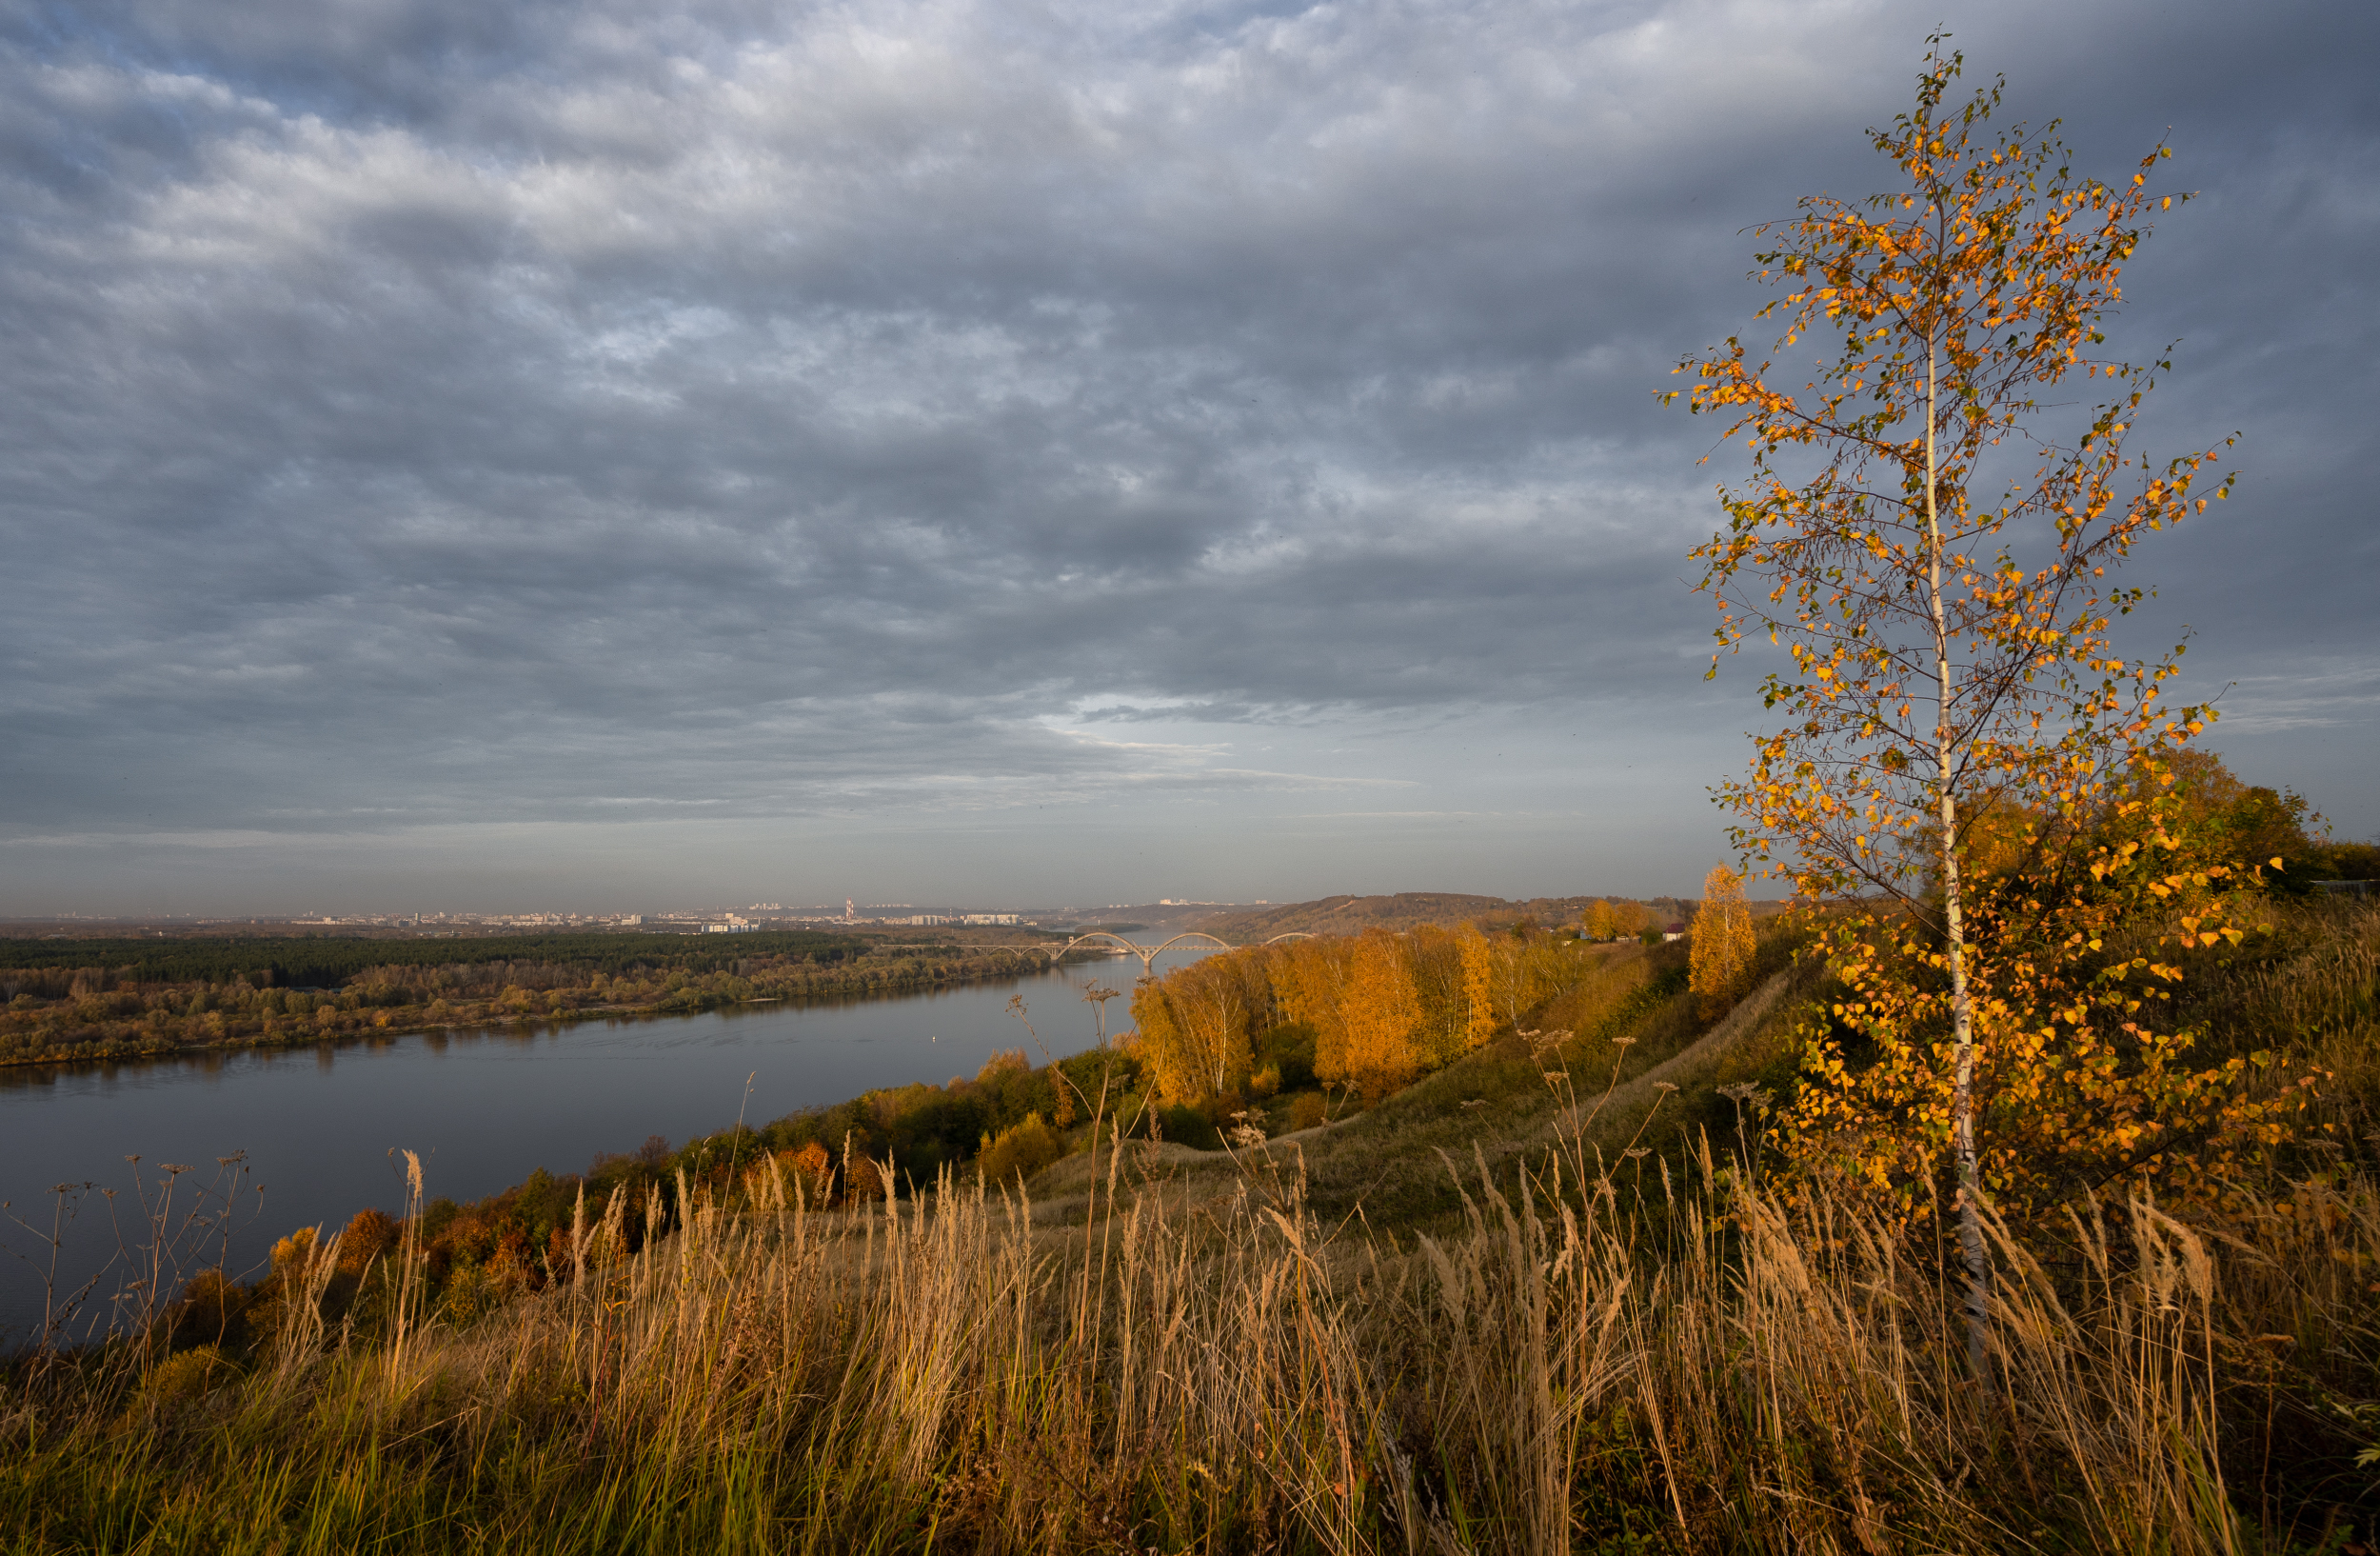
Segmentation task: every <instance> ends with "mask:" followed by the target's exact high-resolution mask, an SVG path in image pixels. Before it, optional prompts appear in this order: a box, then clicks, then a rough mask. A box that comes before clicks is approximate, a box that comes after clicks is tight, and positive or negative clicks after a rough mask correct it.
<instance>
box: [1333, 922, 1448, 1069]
mask: <svg viewBox="0 0 2380 1556" xmlns="http://www.w3.org/2000/svg"><path fill="white" fill-rule="evenodd" d="M1340 1006H1341V1011H1340V1018H1339V1024H1338V1027H1337V1036H1338V1038H1339V1041H1338V1042H1336V1043H1317V1044H1316V1046H1315V1055H1314V1072H1315V1073H1316V1074H1317V1075H1319V1076H1321V1077H1322V1078H1323V1079H1324V1080H1331V1081H1337V1080H1343V1081H1345V1082H1347V1083H1348V1084H1349V1085H1351V1086H1353V1087H1355V1088H1356V1089H1357V1090H1359V1091H1360V1092H1362V1093H1363V1094H1364V1095H1365V1096H1366V1097H1368V1098H1370V1099H1372V1100H1373V1101H1375V1102H1377V1101H1378V1100H1379V1099H1380V1098H1382V1097H1385V1096H1388V1095H1389V1094H1390V1093H1392V1092H1394V1091H1397V1090H1398V1089H1400V1088H1402V1087H1406V1086H1410V1085H1411V1084H1412V1083H1413V1082H1414V1081H1415V1079H1417V1078H1418V1076H1419V1075H1420V1073H1421V1070H1422V1067H1423V1058H1424V1056H1423V1053H1422V1048H1421V1045H1420V1043H1419V1042H1418V1037H1419V1035H1420V1034H1419V1028H1420V1027H1421V991H1420V988H1419V987H1418V985H1417V984H1416V982H1415V981H1414V972H1413V964H1412V960H1411V958H1410V956H1409V955H1408V953H1407V950H1406V948H1405V946H1404V943H1403V942H1402V940H1401V939H1400V938H1399V937H1398V936H1396V935H1393V934H1391V933H1389V932H1388V931H1387V930H1385V929H1366V930H1365V931H1364V932H1363V933H1362V934H1360V935H1359V936H1357V937H1356V944H1355V954H1354V956H1353V957H1352V959H1351V960H1350V963H1349V966H1348V970H1347V985H1346V989H1345V992H1344V993H1343V994H1342V995H1341V996H1340ZM1325 1035H1326V1036H1327V1035H1330V1034H1325Z"/></svg>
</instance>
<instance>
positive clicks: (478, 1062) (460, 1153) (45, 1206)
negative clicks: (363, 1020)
mask: <svg viewBox="0 0 2380 1556" xmlns="http://www.w3.org/2000/svg"><path fill="white" fill-rule="evenodd" d="M1192 960H1196V953H1187V954H1181V955H1175V954H1171V953H1169V954H1168V956H1167V957H1165V958H1164V959H1163V961H1164V962H1165V964H1166V965H1168V966H1179V965H1180V963H1182V962H1187V961H1192ZM1139 966H1140V964H1139V963H1138V962H1137V961H1135V960H1132V959H1128V958H1127V959H1120V960H1117V961H1109V962H1098V963H1089V964H1078V965H1075V966H1071V967H1064V968H1057V969H1055V970H1053V971H1050V972H1046V973H1042V974H1039V975H1037V976H1031V977H1024V978H1018V979H1012V980H1003V981H1001V982H998V983H989V984H976V985H970V986H968V987H962V988H956V989H948V990H944V991H941V992H937V993H928V994H914V995H908V996H904V997H894V998H889V999H882V1000H872V1001H864V1002H853V1003H846V1004H834V1005H810V1006H786V1005H746V1006H739V1007H734V1008H731V1009H727V1010H719V1011H712V1012H708V1013H706V1014H703V1015H696V1016H661V1017H638V1018H624V1019H616V1020H605V1021H585V1022H577V1023H573V1024H569V1025H563V1026H546V1027H508V1028H498V1029H493V1030H473V1031H449V1032H446V1033H442V1034H431V1035H418V1036H411V1037H399V1038H390V1039H380V1040H367V1041H358V1042H352V1043H346V1044H337V1045H332V1044H326V1045H323V1046H321V1047H307V1048H280V1049H272V1050H250V1051H242V1052H231V1053H209V1054H204V1055H195V1056H191V1057H187V1058H174V1059H164V1060H155V1061H149V1062H146V1063H138V1064H118V1065H70V1066H69V1065H53V1066H18V1067H0V1200H4V1201H7V1202H8V1204H9V1208H8V1210H7V1212H6V1214H7V1215H8V1216H10V1217H21V1218H23V1220H25V1221H27V1222H30V1223H32V1224H34V1226H35V1227H38V1228H39V1235H36V1234H35V1233H32V1232H29V1231H28V1230H27V1229H26V1228H25V1227H23V1226H20V1225H18V1224H17V1223H16V1222H14V1221H0V1249H5V1251H6V1252H7V1253H9V1254H12V1255H15V1256H16V1257H9V1258H6V1259H5V1260H0V1264H5V1268H0V1350H5V1349H7V1348H9V1347H11V1346H13V1345H16V1344H19V1343H21V1342H22V1341H23V1340H24V1339H25V1338H26V1337H27V1336H28V1335H30V1333H31V1332H32V1331H33V1330H34V1329H36V1328H38V1327H40V1324H41V1321H42V1311H43V1306H42V1305H43V1288H44V1284H45V1283H44V1277H43V1273H42V1271H43V1269H45V1268H46V1267H47V1265H48V1262H49V1259H50V1249H49V1247H48V1244H47V1241H46V1239H47V1236H48V1233H49V1230H50V1227H51V1225H52V1215H53V1209H54V1207H55V1204H56V1199H57V1196H56V1192H55V1190H56V1186H59V1185H68V1186H79V1185H85V1184H89V1185H94V1186H96V1187H93V1188H91V1189H89V1190H87V1191H81V1192H79V1193H77V1194H74V1195H71V1196H70V1198H71V1200H72V1201H73V1202H74V1204H75V1205H76V1206H77V1209H76V1213H75V1214H74V1216H73V1219H72V1221H71V1223H70V1224H69V1226H68V1227H67V1228H66V1234H65V1238H64V1245H65V1247H64V1253H63V1255H62V1256H61V1259H60V1265H59V1267H60V1270H61V1271H62V1280H61V1285H62V1286H63V1287H71V1286H73V1285H76V1284H79V1283H80V1282H81V1281H82V1280H83V1279H86V1278H88V1277H89V1275H90V1274H91V1273H92V1272H93V1271H94V1270H97V1269H99V1268H100V1267H102V1266H103V1265H105V1264H106V1262H107V1260H108V1258H109V1256H110V1255H113V1254H115V1253H116V1251H117V1249H118V1247H119V1242H120V1241H123V1242H127V1243H129V1242H132V1241H137V1240H138V1239H137V1237H136V1236H135V1235H134V1234H136V1233H137V1230H138V1227H139V1221H140V1216H139V1210H138V1207H137V1204H136V1202H135V1196H134V1193H133V1191H134V1189H135V1188H136V1187H139V1188H142V1189H145V1190H147V1192H148V1193H149V1197H150V1198H151V1200H152V1201H153V1200H154V1199H155V1197H156V1193H157V1186H158V1184H159V1181H160V1173H161V1169H162V1167H164V1165H165V1164H168V1163H173V1164H181V1165H187V1166H188V1167H191V1168H192V1170H191V1171H189V1172H188V1173H186V1174H184V1175H183V1176H182V1177H181V1179H180V1180H179V1182H178V1184H177V1185H176V1187H175V1192H176V1195H177V1209H180V1208H186V1207H188V1206H190V1205H191V1203H192V1202H193V1198H194V1193H193V1186H195V1185H200V1184H204V1183H208V1182H211V1181H214V1180H217V1179H218V1178H220V1179H221V1181H222V1182H224V1183H225V1184H227V1185H228V1184H231V1183H233V1182H235V1181H236V1182H237V1183H238V1184H239V1187H238V1190H237V1192H238V1197H239V1200H240V1204H239V1207H238V1210H237V1213H236V1215H235V1216H234V1217H233V1219H232V1227H233V1230H232V1244H231V1259H230V1266H231V1267H232V1268H233V1269H234V1270H235V1271H236V1270H245V1269H248V1268H249V1267H252V1266H254V1265H256V1264H257V1263H258V1262H259V1261H262V1260H263V1259H264V1258H265V1257H266V1254H267V1252H268V1248H269V1247H270V1245H271V1243H272V1241H273V1240H274V1239H275V1238H278V1237H280V1236H282V1235H284V1234H286V1233H288V1232H289V1231H290V1230H292V1229H294V1228H296V1227H306V1226H315V1225H321V1226H323V1227H325V1228H326V1230H327V1229H331V1228H335V1227H339V1226H342V1225H344V1224H345V1223H346V1222H347V1219H348V1218H349V1217H351V1216H353V1215H354V1214H355V1212H356V1211H358V1210H361V1209H363V1208H364V1207H367V1206H378V1207H381V1208H383V1209H385V1210H389V1211H392V1212H393V1211H396V1210H398V1209H400V1208H401V1207H402V1206H403V1203H404V1183H403V1179H402V1161H401V1159H400V1158H398V1157H396V1156H395V1155H394V1154H393V1153H394V1152H396V1151H399V1150H410V1151H414V1152H417V1153H419V1155H420V1156H421V1159H422V1167H423V1170H424V1173H425V1175H426V1180H427V1189H428V1192H429V1193H430V1194H431V1195H432V1196H433V1197H434V1196H438V1195H445V1196H446V1197H448V1198H451V1199H456V1200H472V1199H478V1198H480V1197H482V1196H485V1195H487V1194H492V1193H494V1192H496V1191H497V1190H499V1189H502V1188H506V1187H510V1186H511V1185H513V1184H516V1183H519V1182H520V1181H521V1180H522V1179H524V1178H526V1177H527V1176H528V1175H529V1174H530V1172H532V1171H534V1170H535V1169H537V1168H539V1167H544V1168H545V1169H546V1170H547V1171H549V1172H553V1173H556V1174H560V1173H565V1172H584V1171H585V1170H586V1168H587V1167H588V1165H589V1164H590V1163H591V1162H592V1161H593V1160H594V1158H595V1157H596V1156H597V1155H598V1154H600V1153H603V1152H607V1151H633V1150H635V1149H636V1148H637V1147H639V1146H640V1145H642V1144H643V1143H644V1141H645V1138H646V1137H647V1136H650V1135H656V1134H658V1135H661V1136H663V1137H664V1138H665V1139H667V1140H668V1141H669V1142H670V1144H671V1145H673V1146H675V1145H678V1144H682V1143H683V1142H684V1141H685V1140H687V1139H690V1138H692V1137H694V1136H697V1135H704V1134H709V1133H712V1132H714V1131H717V1130H720V1129H724V1128H726V1127H730V1126H731V1125H733V1124H734V1123H735V1122H736V1119H737V1117H738V1115H739V1113H740V1114H741V1115H742V1116H743V1118H744V1120H745V1121H746V1122H747V1123H751V1124H764V1123H766V1122H768V1121H769V1120H771V1119H775V1118H781V1117H783V1115H785V1114H787V1113H790V1112H793V1111H796V1110H797V1109H800V1108H803V1107H816V1106H820V1105H823V1104H826V1103H834V1102H841V1101H843V1099H844V1098H846V1097H852V1096H856V1095H858V1094H859V1093H861V1092H863V1091H865V1090H868V1089H869V1088H871V1087H884V1086H901V1085H906V1084H908V1083H909V1082H912V1081H935V1082H941V1081H946V1080H948V1079H949V1078H950V1077H952V1076H954V1075H969V1076H971V1075H973V1074H974V1073H975V1072H976V1071H977V1070H978V1069H979V1068H981V1067H982V1065H983V1062H984V1061H985V1060H986V1059H988V1058H990V1057H991V1056H992V1054H993V1053H994V1052H995V1051H996V1050H998V1049H1002V1048H1016V1047H1022V1048H1024V1049H1025V1050H1026V1052H1027V1054H1028V1055H1029V1056H1030V1057H1031V1059H1032V1061H1033V1062H1034V1063H1035V1064H1037V1065H1038V1064H1040V1063H1041V1053H1040V1052H1038V1051H1036V1050H1035V1047H1034V1044H1033V1039H1032V1038H1031V1037H1030V1036H1029V1035H1028V1034H1027V1033H1026V1031H1025V1028H1024V1027H1022V1026H1021V1025H1019V1023H1018V1022H1017V1020H1016V1018H1015V1017H1014V1016H1012V1015H1010V1014H1009V1013H1008V1009H1007V1007H1008V1002H1009V1000H1010V999H1011V998H1012V997H1013V996H1017V995H1022V996H1023V997H1024V1002H1025V1005H1026V1007H1027V1008H1028V1010H1029V1012H1030V1016H1031V1019H1032V1021H1033V1024H1034V1026H1035V1027H1038V1028H1039V1029H1040V1032H1041V1043H1042V1044H1043V1045H1045V1046H1046V1047H1047V1049H1048V1052H1049V1053H1050V1054H1052V1055H1054V1056H1058V1057H1063V1056H1064V1055H1066V1054H1070V1053H1079V1052H1081V1050H1083V1049H1085V1048H1088V1047H1092V1046H1093V1044H1094V1043H1095V1042H1096V1040H1097V1032H1096V1028H1095V1027H1094V1026H1093V1018H1092V1012H1091V1007H1089V1006H1088V1005H1086V1004H1085V1003H1084V1002H1083V1001H1082V998H1081V995H1082V991H1083V989H1084V988H1085V987H1087V986H1088V985H1089V984H1091V983H1092V982H1093V981H1094V980H1096V981H1098V982H1100V983H1101V984H1104V985H1106V986H1107V987H1111V988H1121V989H1125V990H1129V989H1130V988H1131V987H1132V979H1133V975H1134V972H1135V970H1136V969H1137V968H1139ZM1128 1004H1129V1001H1128V1000H1124V999H1120V1000H1115V1001H1111V1002H1110V1003H1109V1005H1108V1007H1107V1009H1108V1020H1109V1026H1110V1027H1111V1029H1112V1028H1116V1027H1125V1026H1129V1025H1130V1017H1129V1016H1128V1015H1127V1014H1126V1008H1127V1006H1128ZM243 1151H244V1152H246V1153H247V1158H246V1162H245V1164H244V1165H245V1167H247V1169H248V1171H247V1174H246V1176H245V1178H238V1177H237V1168H233V1169H229V1170H228V1171H227V1170H224V1169H220V1168H219V1167H218V1166H217V1164H218V1160H219V1159H220V1158H223V1157H228V1156H231V1155H233V1154H234V1153H236V1152H243ZM133 1156H137V1157H139V1158H140V1161H139V1163H138V1164H137V1165H135V1164H133V1163H131V1162H129V1161H128V1160H127V1158H129V1157H133ZM260 1187H261V1188H262V1189H263V1191H264V1192H263V1193H262V1195H261V1196H260V1195H259V1194H258V1193H257V1192H256V1190H257V1189H258V1188H260ZM110 1188H111V1189H114V1190H116V1195H115V1198H114V1200H113V1201H112V1202H109V1200H107V1199H106V1198H105V1197H104V1196H103V1195H102V1194H101V1193H100V1192H99V1191H100V1190H101V1189H110ZM118 1227H121V1228H122V1231H123V1233H124V1234H125V1236H124V1237H123V1238H122V1239H120V1238H119V1234H118ZM113 1279H114V1275H113V1274H112V1273H111V1274H110V1276H109V1282H110V1284H112V1281H113ZM81 1328H82V1326H81V1325H79V1324H78V1325H77V1326H76V1329H77V1331H79V1330H80V1329H81Z"/></svg>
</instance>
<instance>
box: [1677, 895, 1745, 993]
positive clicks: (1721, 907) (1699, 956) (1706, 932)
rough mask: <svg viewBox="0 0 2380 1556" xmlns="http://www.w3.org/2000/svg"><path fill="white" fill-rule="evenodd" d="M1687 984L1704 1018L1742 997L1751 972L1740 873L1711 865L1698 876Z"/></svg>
mask: <svg viewBox="0 0 2380 1556" xmlns="http://www.w3.org/2000/svg"><path fill="white" fill-rule="evenodd" d="M1690 949H1691V951H1692V956H1691V958H1690V960H1689V976H1688V979H1687V983H1688V986H1689V987H1692V988H1693V989H1694V991H1695V994H1696V1000H1697V1002H1698V1003H1699V1004H1700V1006H1701V1007H1702V1017H1703V1019H1704V1020H1705V1021H1708V1020H1712V1019H1713V1018H1715V1017H1716V1016H1717V1015H1718V1014H1719V1013H1720V1012H1721V1011H1723V1010H1725V1009H1727V1007H1730V1006H1732V1005H1734V1004H1735V1002H1736V1001H1737V1000H1738V999H1741V998H1742V997H1743V994H1744V990H1745V988H1746V987H1748V985H1749V984H1750V981H1751V977H1752V953H1753V935H1752V909H1751V908H1748V907H1746V906H1745V904H1744V878H1743V877H1742V876H1740V875H1738V874H1736V873H1735V871H1734V870H1732V869H1729V868H1727V867H1726V866H1725V865H1714V866H1712V867H1711V873H1710V874H1708V875H1705V876H1704V877H1703V878H1702V906H1701V908H1699V909H1698V910H1697V911H1696V914H1695V919H1694V944H1693V946H1692V947H1691V948H1690Z"/></svg>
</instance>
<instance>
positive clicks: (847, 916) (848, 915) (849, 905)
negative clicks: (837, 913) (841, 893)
mask: <svg viewBox="0 0 2380 1556" xmlns="http://www.w3.org/2000/svg"><path fill="white" fill-rule="evenodd" d="M859 916H860V909H859V908H858V906H857V905H855V904H854V903H853V902H852V900H851V899H850V898H848V897H845V898H844V899H843V922H844V923H845V924H849V923H850V922H851V921H852V920H853V919H856V918H858V917H859Z"/></svg>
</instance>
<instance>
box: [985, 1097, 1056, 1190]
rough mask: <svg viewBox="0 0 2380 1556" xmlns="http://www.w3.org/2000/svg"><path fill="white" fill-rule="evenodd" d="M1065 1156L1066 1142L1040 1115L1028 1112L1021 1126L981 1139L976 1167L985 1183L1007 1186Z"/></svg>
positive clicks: (1008, 1128)
mask: <svg viewBox="0 0 2380 1556" xmlns="http://www.w3.org/2000/svg"><path fill="white" fill-rule="evenodd" d="M1065 1154H1066V1143H1065V1142H1064V1141H1063V1140H1061V1139H1060V1138H1059V1136H1058V1132H1057V1131H1056V1130H1054V1129H1052V1128H1051V1127H1049V1126H1048V1125H1046V1124H1044V1123H1042V1122H1041V1114H1039V1113H1027V1114H1026V1115H1025V1117H1024V1122H1023V1123H1021V1124H1016V1125H1011V1126H1010V1127H1007V1128H1005V1129H1002V1130H1001V1131H1000V1133H999V1134H998V1135H997V1136H994V1135H989V1134H987V1135H985V1136H984V1137H983V1148H982V1152H981V1154H980V1155H979V1156H978V1157H977V1158H976V1167H977V1170H978V1171H980V1172H981V1173H982V1177H983V1181H984V1182H985V1183H986V1184H1007V1183H1011V1182H1013V1181H1015V1180H1016V1179H1019V1178H1030V1177H1032V1176H1033V1175H1034V1174H1035V1173H1037V1172H1039V1171H1041V1168H1043V1167H1047V1166H1049V1165H1050V1164H1051V1163H1052V1162H1055V1161H1057V1160H1058V1159H1059V1158H1060V1157H1061V1156H1063V1155H1065Z"/></svg>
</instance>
